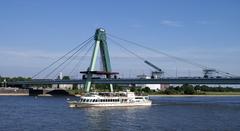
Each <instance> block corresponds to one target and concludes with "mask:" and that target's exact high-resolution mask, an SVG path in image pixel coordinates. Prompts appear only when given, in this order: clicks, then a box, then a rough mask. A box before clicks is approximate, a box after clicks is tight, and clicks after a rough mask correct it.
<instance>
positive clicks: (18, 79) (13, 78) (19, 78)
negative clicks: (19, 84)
mask: <svg viewBox="0 0 240 131" xmlns="http://www.w3.org/2000/svg"><path fill="white" fill-rule="evenodd" d="M5 80H6V81H7V82H15V81H28V80H32V79H31V78H30V77H21V76H19V77H12V78H11V77H1V76H0V82H4V81H5Z"/></svg>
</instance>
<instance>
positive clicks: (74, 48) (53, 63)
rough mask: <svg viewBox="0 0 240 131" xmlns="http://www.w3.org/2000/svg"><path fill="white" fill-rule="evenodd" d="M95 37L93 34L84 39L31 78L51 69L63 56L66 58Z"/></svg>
mask: <svg viewBox="0 0 240 131" xmlns="http://www.w3.org/2000/svg"><path fill="white" fill-rule="evenodd" d="M92 38H93V36H91V37H90V38H88V39H87V40H85V41H83V42H82V43H80V44H79V45H77V46H76V47H75V48H73V49H72V50H70V51H69V52H67V53H66V54H64V55H63V56H62V57H60V58H58V59H57V60H56V61H54V62H52V63H51V64H50V65H48V66H47V67H45V68H43V69H42V70H41V71H39V72H38V73H36V74H35V75H33V76H32V77H31V78H32V79H33V78H35V77H36V76H38V75H39V74H41V73H42V72H44V71H46V70H47V69H49V68H50V67H51V66H53V65H54V64H56V63H57V62H58V61H60V60H62V59H63V58H65V57H66V56H67V55H68V54H70V53H71V52H73V51H74V50H76V49H77V48H79V47H80V46H82V45H83V44H84V43H86V42H87V41H89V40H91V39H92Z"/></svg>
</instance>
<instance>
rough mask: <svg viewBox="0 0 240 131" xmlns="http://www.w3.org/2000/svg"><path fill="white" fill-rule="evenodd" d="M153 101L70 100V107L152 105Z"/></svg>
mask: <svg viewBox="0 0 240 131" xmlns="http://www.w3.org/2000/svg"><path fill="white" fill-rule="evenodd" d="M151 105H152V102H151V101H148V102H141V103H99V104H98V103H94V104H91V103H80V102H76V101H75V102H69V107H71V108H74V107H131V106H151Z"/></svg>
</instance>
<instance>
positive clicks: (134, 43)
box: [107, 33, 236, 76]
mask: <svg viewBox="0 0 240 131" xmlns="http://www.w3.org/2000/svg"><path fill="white" fill-rule="evenodd" d="M107 35H108V36H109V37H112V38H115V39H118V40H121V41H124V42H127V43H130V44H133V45H136V46H138V47H141V48H144V49H147V50H150V51H153V52H155V53H158V54H161V55H165V56H167V57H170V58H172V59H175V60H178V61H182V62H184V63H188V64H190V65H194V66H197V67H199V68H202V69H215V68H210V67H207V66H204V65H201V64H199V63H195V62H192V61H189V60H186V59H183V58H180V57H176V56H172V55H170V54H167V53H165V52H162V51H159V50H156V49H154V48H149V47H147V46H144V45H142V44H138V43H136V42H133V41H129V40H126V39H123V38H120V37H117V36H115V35H111V34H109V33H107ZM215 70H216V71H218V72H219V73H221V74H225V75H227V76H236V75H234V74H231V73H228V72H224V71H221V70H217V69H215Z"/></svg>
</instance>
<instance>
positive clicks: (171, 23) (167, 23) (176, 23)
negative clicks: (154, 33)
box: [161, 20, 183, 27]
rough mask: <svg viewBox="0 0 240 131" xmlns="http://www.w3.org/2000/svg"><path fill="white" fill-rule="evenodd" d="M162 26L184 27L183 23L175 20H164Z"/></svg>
mask: <svg viewBox="0 0 240 131" xmlns="http://www.w3.org/2000/svg"><path fill="white" fill-rule="evenodd" d="M161 24H162V25H165V26H171V27H183V24H182V22H180V21H173V20H163V21H161Z"/></svg>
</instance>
